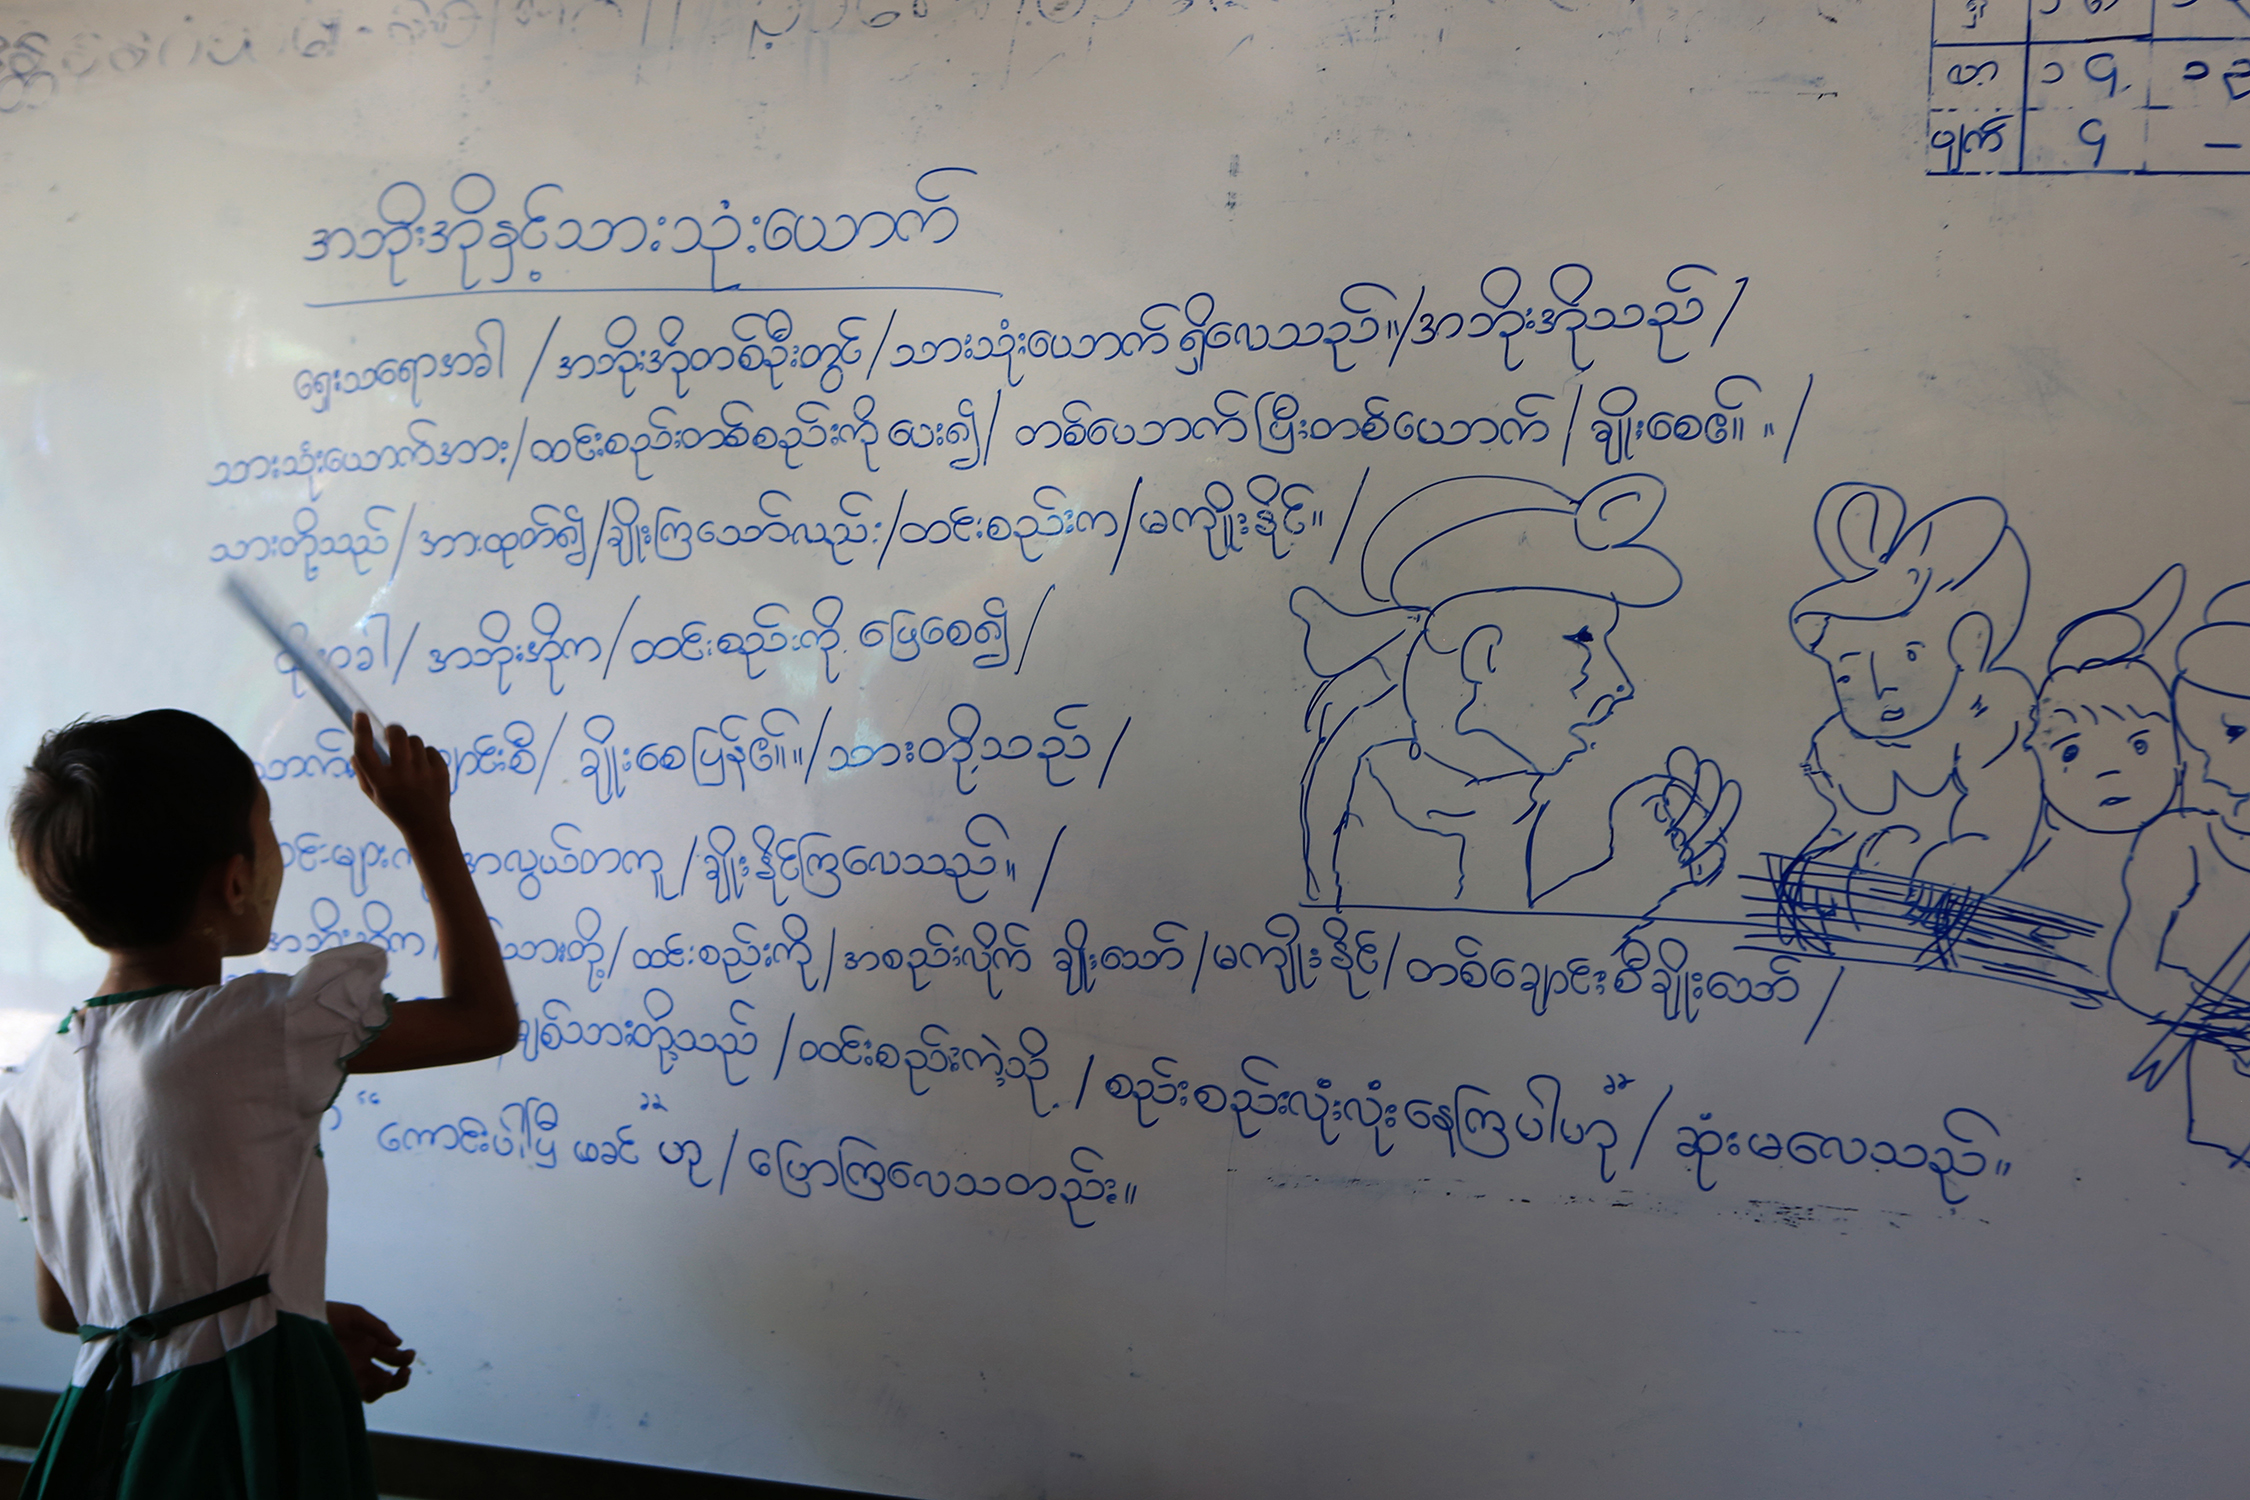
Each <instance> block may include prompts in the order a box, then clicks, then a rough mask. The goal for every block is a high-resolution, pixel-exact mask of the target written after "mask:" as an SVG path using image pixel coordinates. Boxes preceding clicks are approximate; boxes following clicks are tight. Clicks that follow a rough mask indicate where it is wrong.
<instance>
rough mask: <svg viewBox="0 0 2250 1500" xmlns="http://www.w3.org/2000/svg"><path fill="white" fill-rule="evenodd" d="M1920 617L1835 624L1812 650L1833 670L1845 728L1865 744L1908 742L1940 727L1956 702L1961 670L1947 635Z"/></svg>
mask: <svg viewBox="0 0 2250 1500" xmlns="http://www.w3.org/2000/svg"><path fill="white" fill-rule="evenodd" d="M1918 616H1919V612H1916V613H1910V614H1907V615H1903V616H1900V617H1899V618H1897V619H1890V620H1844V619H1836V618H1831V619H1830V620H1829V621H1828V626H1827V628H1826V629H1825V630H1823V631H1822V632H1821V636H1820V644H1819V645H1817V646H1815V647H1814V648H1813V654H1814V655H1815V656H1818V657H1819V658H1820V659H1821V660H1822V661H1823V662H1825V663H1827V665H1828V680H1829V682H1830V683H1831V684H1833V685H1834V687H1835V689H1836V707H1837V709H1838V710H1839V711H1840V712H1841V713H1842V714H1843V716H1844V724H1845V726H1846V727H1847V728H1849V729H1850V730H1851V732H1852V733H1854V734H1856V735H1859V736H1860V737H1862V738H1863V739H1878V740H1896V739H1904V738H1905V737H1906V736H1908V735H1910V734H1913V733H1914V732H1915V731H1916V730H1919V729H1924V728H1927V727H1928V726H1929V725H1931V724H1933V723H1935V722H1936V721H1937V718H1938V716H1939V715H1940V714H1942V713H1944V712H1945V705H1946V703H1947V702H1948V700H1950V699H1951V698H1952V696H1953V686H1954V682H1955V680H1956V679H1958V678H1959V677H1960V675H1961V668H1960V666H1959V665H1958V664H1957V663H1956V662H1955V661H1954V660H1953V656H1952V653H1951V652H1950V651H1948V650H1947V649H1946V639H1945V631H1944V630H1943V629H1942V628H1939V629H1933V628H1932V625H1931V622H1930V621H1928V620H1926V619H1922V618H1919V617H1918Z"/></svg>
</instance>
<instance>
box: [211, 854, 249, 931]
mask: <svg viewBox="0 0 2250 1500" xmlns="http://www.w3.org/2000/svg"><path fill="white" fill-rule="evenodd" d="M255 876H256V871H255V870H254V869H253V868H252V866H251V863H250V856H249V855H247V854H232V855H229V856H227V862H226V863H225V864H223V865H221V866H219V900H220V902H221V903H222V904H223V905H224V906H225V907H226V909H227V910H228V911H230V912H233V913H234V914H235V915H237V916H239V915H241V914H242V913H243V912H246V911H248V910H249V909H250V898H251V896H252V895H253V893H255V891H256V890H257V880H256V878H255Z"/></svg>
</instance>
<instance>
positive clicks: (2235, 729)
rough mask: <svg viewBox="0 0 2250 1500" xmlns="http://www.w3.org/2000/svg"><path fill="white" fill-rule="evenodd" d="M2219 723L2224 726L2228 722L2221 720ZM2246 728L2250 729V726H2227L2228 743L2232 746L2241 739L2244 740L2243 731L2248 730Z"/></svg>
mask: <svg viewBox="0 0 2250 1500" xmlns="http://www.w3.org/2000/svg"><path fill="white" fill-rule="evenodd" d="M2219 722H2220V723H2222V724H2226V720H2224V719H2221V720H2220V721H2219ZM2246 728H2250V725H2245V724H2227V743H2228V744H2230V745H2231V744H2233V743H2234V742H2235V741H2236V740H2239V739H2241V738H2242V731H2243V730H2244V729H2246Z"/></svg>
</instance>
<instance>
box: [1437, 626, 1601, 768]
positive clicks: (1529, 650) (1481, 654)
mask: <svg viewBox="0 0 2250 1500" xmlns="http://www.w3.org/2000/svg"><path fill="white" fill-rule="evenodd" d="M1617 615H1618V610H1617V605H1616V603H1615V602H1613V601H1612V600H1609V599H1605V598H1601V597H1599V596H1596V595H1590V594H1576V593H1566V592H1563V591H1561V590H1558V589H1512V590H1508V591H1506V592H1498V593H1480V594H1464V595H1461V596H1460V597H1458V598H1455V599H1451V600H1448V601H1447V602H1446V603H1445V605H1443V606H1442V607H1441V608H1440V609H1439V610H1437V611H1436V612H1435V613H1434V614H1432V616H1431V617H1430V620H1429V622H1428V624H1427V626H1426V627H1425V629H1424V639H1423V645H1422V647H1420V648H1418V649H1417V651H1416V653H1415V656H1414V657H1413V658H1412V659H1411V660H1410V662H1409V665H1408V669H1407V679H1406V699H1407V707H1408V709H1409V711H1410V712H1412V713H1413V715H1414V738H1415V742H1416V743H1417V744H1418V745H1419V746H1420V747H1421V749H1422V751H1423V752H1424V753H1425V754H1428V755H1431V756H1434V757H1436V758H1437V759H1438V760H1439V761H1440V762H1442V763H1444V764H1445V765H1448V766H1451V767H1453V768H1454V769H1455V770H1457V771H1460V772H1462V773H1463V774H1464V775H1467V776H1473V777H1476V778H1478V779H1480V780H1482V779H1486V778H1489V777H1493V776H1502V775H1507V774H1510V773H1512V772H1520V771H1524V770H1532V771H1537V772H1539V773H1541V774H1542V775H1545V774H1548V773H1551V772H1554V771H1559V770H1561V769H1562V766H1563V763H1564V762H1566V761H1568V760H1569V759H1570V758H1571V757H1572V756H1574V755H1576V754H1578V753H1579V752H1580V751H1581V750H1584V749H1586V748H1587V747H1588V746H1589V745H1591V744H1592V740H1591V739H1590V738H1589V737H1588V734H1587V731H1589V730H1591V729H1592V728H1593V727H1594V726H1595V725H1597V724H1600V723H1601V722H1602V721H1603V720H1605V719H1607V718H1608V717H1609V716H1610V713H1611V711H1612V710H1614V709H1615V708H1616V707H1617V705H1618V704H1620V703H1623V702H1624V701H1625V700H1626V699H1628V698H1630V697H1632V696H1633V684H1632V682H1631V680H1630V679H1629V678H1627V677H1626V675H1625V668H1624V666H1623V665H1622V664H1621V663H1620V662H1619V661H1618V659H1617V657H1616V655H1615V654H1614V653H1612V652H1611V650H1610V646H1609V635H1610V631H1611V630H1613V629H1614V628H1615V627H1616V625H1617ZM1454 640H1459V641H1460V642H1461V644H1460V647H1459V648H1458V650H1457V651H1452V652H1446V651H1445V650H1444V648H1445V647H1446V646H1449V645H1450V644H1451V643H1452V642H1453V641H1454Z"/></svg>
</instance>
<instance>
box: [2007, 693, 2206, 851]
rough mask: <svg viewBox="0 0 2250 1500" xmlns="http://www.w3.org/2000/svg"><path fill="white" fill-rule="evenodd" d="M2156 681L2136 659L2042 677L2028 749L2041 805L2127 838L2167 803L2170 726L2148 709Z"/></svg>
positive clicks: (2155, 699)
mask: <svg viewBox="0 0 2250 1500" xmlns="http://www.w3.org/2000/svg"><path fill="white" fill-rule="evenodd" d="M2162 692H2163V684H2162V683H2161V682H2159V681H2158V680H2157V677H2156V674H2155V673H2154V672H2152V671H2150V670H2149V669H2148V668H2147V667H2145V666H2143V665H2142V664H2141V663H2139V662H2125V663H2119V664H2117V665H2114V666H2109V667H2096V668H2090V669H2087V670H2084V671H2078V670H2072V669H2066V670H2064V671H2059V672H2057V673H2055V674H2054V676H2053V677H2052V678H2050V679H2049V681H2048V684H2047V689H2046V691H2045V692H2043V693H2042V694H2041V695H2040V698H2039V729H2038V732H2037V733H2036V734H2035V735H2034V736H2033V737H2032V741H2031V752H2032V754H2033V755H2034V756H2035V757H2036V758H2037V759H2038V761H2039V784H2040V786H2041V788H2042V790H2043V791H2044V792H2045V795H2046V798H2047V805H2048V806H2049V807H2051V808H2053V809H2054V810H2055V812H2056V813H2057V814H2058V815H2059V816H2061V817H2063V818H2066V819H2068V820H2069V821H2070V822H2072V823H2075V824H2076V825H2078V826H2079V827H2080V828H2083V829H2085V830H2087V831H2088V832H2089V833H2132V832H2135V831H2137V830H2139V829H2140V828H2141V827H2142V826H2143V825H2145V824H2146V823H2148V821H2149V820H2150V819H2152V818H2154V817H2155V816H2156V815H2157V814H2158V813H2161V812H2163V811H2164V810H2165V809H2166V808H2168V807H2170V806H2171V805H2172V793H2173V789H2174V786H2175V784H2176V782H2177V779H2178V772H2179V758H2178V756H2177V754H2176V753H2175V751H2174V749H2173V744H2172V722H2171V720H2170V719H2169V718H2168V717H2167V716H2166V715H2165V714H2164V713H2162V712H2161V711H2158V710H2156V709H2154V708H2142V707H2136V706H2135V705H2134V703H2133V702H2131V701H2128V695H2130V698H2131V699H2134V700H2139V701H2140V702H2142V703H2144V704H2145V703H2161V702H2163V701H2164V700H2163V699H2162V697H2161V696H2159V695H2160V694H2161V693H2162Z"/></svg>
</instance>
